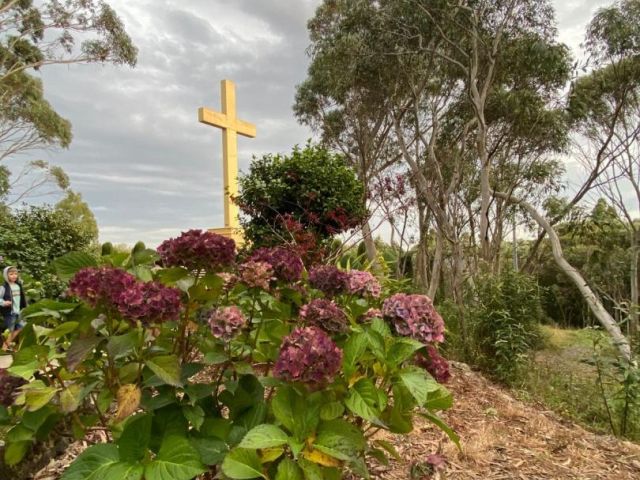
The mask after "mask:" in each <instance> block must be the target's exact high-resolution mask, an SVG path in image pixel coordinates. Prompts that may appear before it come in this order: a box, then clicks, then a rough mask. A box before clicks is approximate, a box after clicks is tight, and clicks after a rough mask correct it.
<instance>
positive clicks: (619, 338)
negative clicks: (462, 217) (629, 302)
mask: <svg viewBox="0 0 640 480" xmlns="http://www.w3.org/2000/svg"><path fill="white" fill-rule="evenodd" d="M493 194H494V195H495V196H496V197H499V198H504V199H505V200H507V201H508V202H511V203H516V204H518V205H520V206H521V207H523V208H524V209H525V210H527V212H529V215H531V216H532V217H533V219H534V220H535V221H536V222H537V223H538V225H540V226H541V227H542V228H544V231H545V232H546V233H547V235H548V236H549V240H550V241H551V249H552V251H553V258H554V260H555V261H556V264H557V265H558V267H560V269H561V270H562V271H563V272H564V273H565V274H566V275H567V276H568V277H569V278H570V279H571V280H572V281H573V283H574V284H575V286H576V287H578V290H580V293H581V294H582V297H583V298H584V300H585V301H586V302H587V305H589V308H590V309H591V312H593V315H594V316H595V317H596V318H597V319H598V322H600V325H602V327H603V328H604V329H605V330H606V331H607V332H608V333H609V335H610V336H611V338H612V339H613V343H614V345H615V346H616V348H617V349H618V351H619V352H620V355H622V357H623V358H624V359H625V360H626V361H627V362H630V363H631V362H632V355H631V346H630V344H629V340H628V339H627V337H625V336H624V334H623V333H622V331H621V330H620V327H619V326H618V324H617V323H616V321H615V320H614V319H613V317H612V316H611V315H610V314H609V312H607V310H606V309H605V308H604V306H603V305H602V302H600V299H599V298H598V297H597V296H596V295H595V294H594V293H593V290H591V288H590V287H589V285H588V284H587V282H586V281H585V279H584V278H583V277H582V275H581V274H580V272H578V270H576V269H575V267H573V266H572V265H571V264H570V263H569V262H567V260H566V259H565V258H564V255H563V254H562V247H561V245H560V239H559V238H558V235H557V234H556V231H555V230H554V229H553V227H552V226H551V224H550V223H549V221H548V220H547V219H546V218H544V217H543V216H542V215H540V214H539V213H538V211H537V210H536V209H535V208H534V207H533V206H532V205H530V204H528V203H527V202H525V201H523V200H520V199H518V198H516V197H513V196H509V195H507V194H506V193H502V192H493Z"/></svg>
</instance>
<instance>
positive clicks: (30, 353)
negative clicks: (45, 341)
mask: <svg viewBox="0 0 640 480" xmlns="http://www.w3.org/2000/svg"><path fill="white" fill-rule="evenodd" d="M48 355H49V347H47V346H46V345H32V346H30V347H27V348H23V349H22V350H20V351H19V352H17V353H16V354H15V355H14V356H13V363H12V364H11V366H10V367H9V368H8V369H7V370H8V372H9V373H11V374H12V375H16V376H18V377H22V378H24V379H25V380H29V379H30V378H31V376H32V375H33V373H34V372H35V371H36V370H38V369H39V368H40V367H41V366H44V365H46V363H47V357H48Z"/></svg>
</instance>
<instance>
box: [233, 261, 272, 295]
mask: <svg viewBox="0 0 640 480" xmlns="http://www.w3.org/2000/svg"><path fill="white" fill-rule="evenodd" d="M238 271H239V272H240V280H241V281H242V282H243V283H245V284H246V285H247V286H249V287H255V288H262V289H263V290H269V283H270V282H271V280H272V279H273V278H274V277H273V267H272V266H271V264H270V263H267V262H260V261H253V260H249V261H248V262H246V263H243V264H242V265H240V267H238Z"/></svg>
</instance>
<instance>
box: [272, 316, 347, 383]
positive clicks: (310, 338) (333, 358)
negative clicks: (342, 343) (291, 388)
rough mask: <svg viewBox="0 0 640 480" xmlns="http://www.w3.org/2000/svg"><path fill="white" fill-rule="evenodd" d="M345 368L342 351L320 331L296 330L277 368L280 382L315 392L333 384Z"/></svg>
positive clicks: (279, 358) (275, 367) (289, 338)
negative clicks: (341, 369) (292, 383)
mask: <svg viewBox="0 0 640 480" xmlns="http://www.w3.org/2000/svg"><path fill="white" fill-rule="evenodd" d="M341 365H342V350H340V349H339V348H338V346H337V345H336V344H335V343H333V341H332V340H331V338H329V336H328V335H327V334H326V333H324V332H323V331H322V330H320V329H319V328H317V327H305V328H296V329H295V330H294V331H293V332H291V334H290V335H289V336H287V337H285V338H284V340H283V341H282V346H281V347H280V355H279V356H278V360H277V361H276V364H275V366H274V370H273V373H274V375H275V376H276V378H279V379H281V380H284V381H287V382H301V383H304V384H306V385H308V386H309V387H311V388H313V389H317V388H322V387H323V386H325V385H327V384H329V383H331V382H333V379H334V378H335V376H336V375H337V374H338V372H339V371H340V366H341Z"/></svg>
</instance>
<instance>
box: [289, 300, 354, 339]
mask: <svg viewBox="0 0 640 480" xmlns="http://www.w3.org/2000/svg"><path fill="white" fill-rule="evenodd" d="M300 318H301V319H302V321H303V322H304V323H305V324H306V325H309V326H314V327H319V328H321V329H323V330H324V331H325V332H327V333H344V332H346V331H347V326H348V321H347V316H346V315H345V313H344V312H343V311H342V310H341V309H340V307H338V306H337V305H336V304H335V303H334V302H332V301H330V300H326V299H324V298H317V299H315V300H311V302H309V303H308V304H306V305H303V307H302V308H301V309H300Z"/></svg>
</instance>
